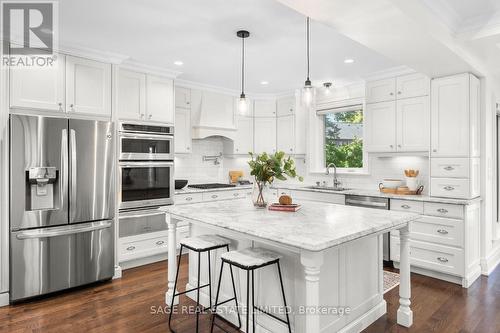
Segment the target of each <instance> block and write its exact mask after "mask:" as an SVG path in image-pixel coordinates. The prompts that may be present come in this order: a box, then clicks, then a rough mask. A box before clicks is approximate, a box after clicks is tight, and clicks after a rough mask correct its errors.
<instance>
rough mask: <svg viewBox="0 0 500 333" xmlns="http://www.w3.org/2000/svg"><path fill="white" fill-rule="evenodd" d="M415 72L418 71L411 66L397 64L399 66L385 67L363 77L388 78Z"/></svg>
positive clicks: (372, 78) (372, 79) (368, 79)
mask: <svg viewBox="0 0 500 333" xmlns="http://www.w3.org/2000/svg"><path fill="white" fill-rule="evenodd" d="M414 73H416V71H415V70H413V69H411V68H410V67H407V66H397V67H391V68H387V69H384V70H382V71H378V72H374V73H371V74H368V75H366V76H365V77H363V80H365V81H375V80H381V79H388V78H392V77H396V76H400V75H406V74H414Z"/></svg>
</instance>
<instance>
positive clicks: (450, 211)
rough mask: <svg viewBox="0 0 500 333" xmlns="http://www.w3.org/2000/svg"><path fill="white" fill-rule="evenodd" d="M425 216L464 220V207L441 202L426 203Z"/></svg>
mask: <svg viewBox="0 0 500 333" xmlns="http://www.w3.org/2000/svg"><path fill="white" fill-rule="evenodd" d="M424 214H425V215H430V216H438V217H448V218H454V219H463V218H464V206H462V205H453V204H444V203H439V202H425V203H424Z"/></svg>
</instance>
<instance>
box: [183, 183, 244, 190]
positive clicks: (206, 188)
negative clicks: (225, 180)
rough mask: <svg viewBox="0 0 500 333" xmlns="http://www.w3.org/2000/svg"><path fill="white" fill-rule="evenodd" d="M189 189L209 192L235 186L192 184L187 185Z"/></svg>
mask: <svg viewBox="0 0 500 333" xmlns="http://www.w3.org/2000/svg"><path fill="white" fill-rule="evenodd" d="M188 187H190V188H197V189H200V190H211V189H214V188H226V187H236V185H231V184H220V183H209V184H192V185H188Z"/></svg>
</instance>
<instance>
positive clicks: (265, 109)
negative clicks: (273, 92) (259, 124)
mask: <svg viewBox="0 0 500 333" xmlns="http://www.w3.org/2000/svg"><path fill="white" fill-rule="evenodd" d="M253 112H254V116H255V117H276V101H275V100H265V99H264V100H263V99H261V100H255V101H254V108H253Z"/></svg>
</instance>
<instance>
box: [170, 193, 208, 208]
mask: <svg viewBox="0 0 500 333" xmlns="http://www.w3.org/2000/svg"><path fill="white" fill-rule="evenodd" d="M202 201H203V195H202V194H201V193H186V194H176V195H174V202H175V204H176V205H182V204H189V203H194V202H202Z"/></svg>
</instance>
